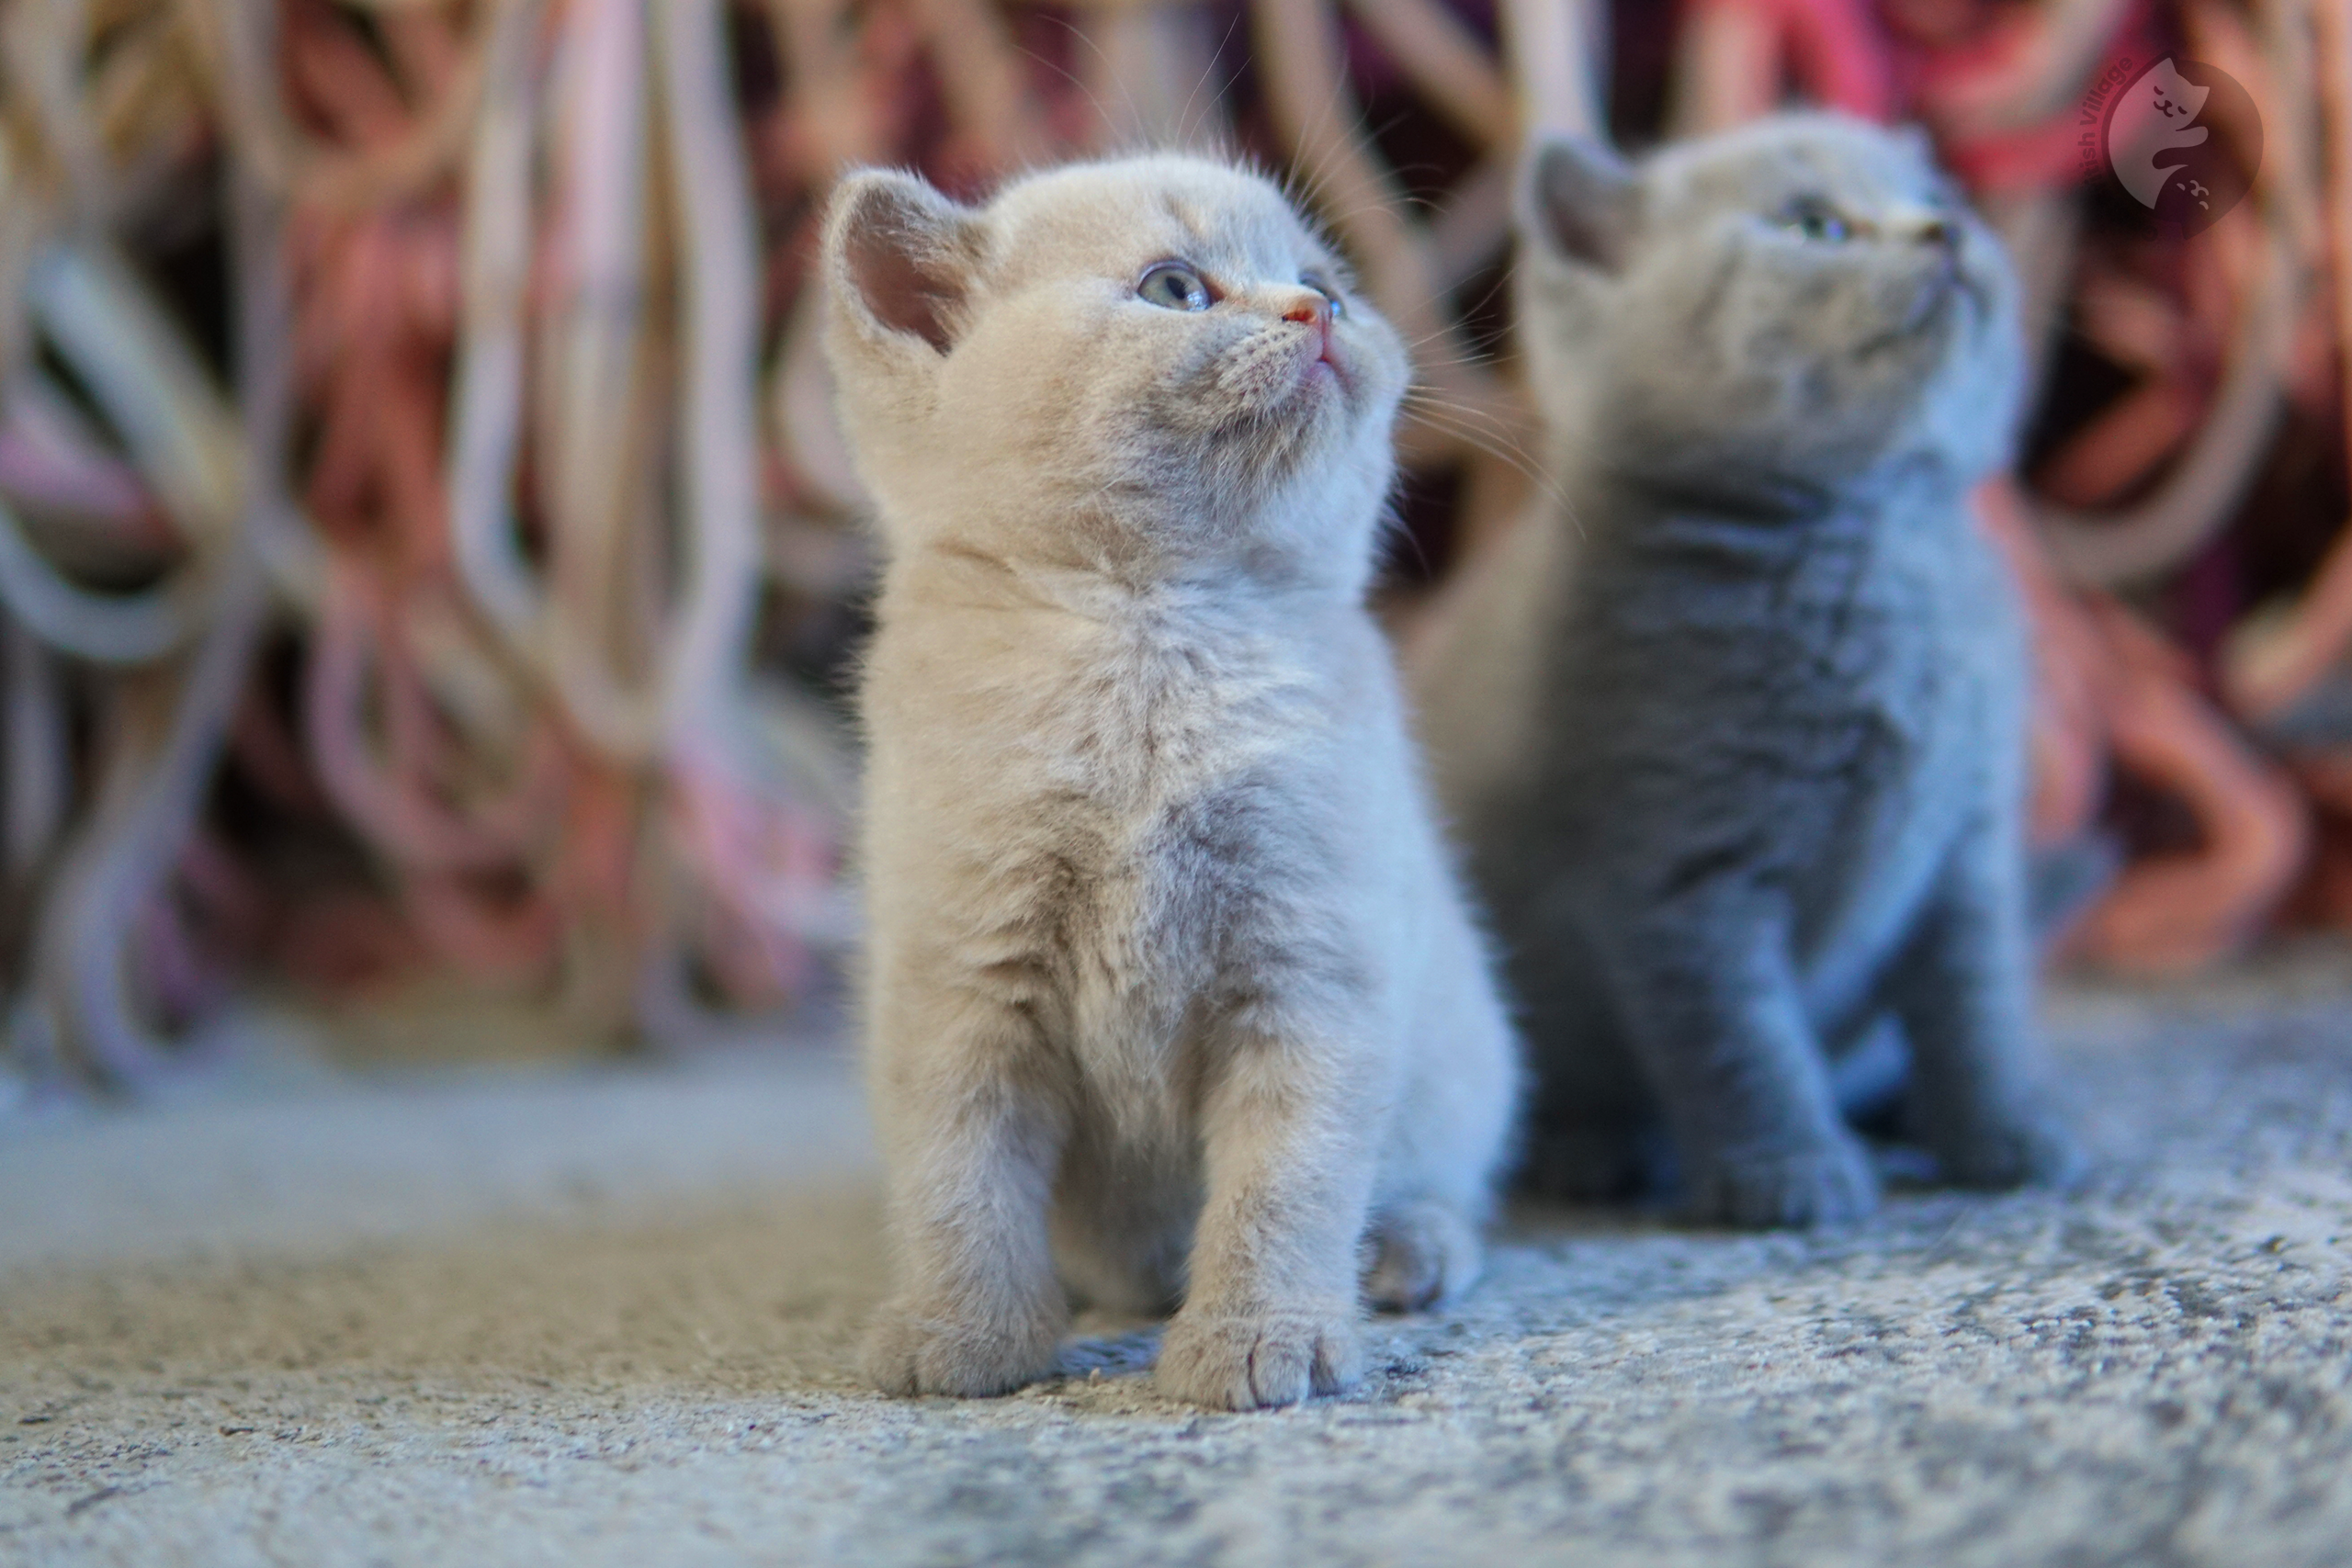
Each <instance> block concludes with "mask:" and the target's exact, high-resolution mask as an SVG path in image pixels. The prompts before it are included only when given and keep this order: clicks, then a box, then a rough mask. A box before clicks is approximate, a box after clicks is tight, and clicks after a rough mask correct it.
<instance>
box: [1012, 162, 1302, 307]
mask: <svg viewBox="0 0 2352 1568" xmlns="http://www.w3.org/2000/svg"><path fill="white" fill-rule="evenodd" d="M988 218H989V248H990V252H991V257H990V259H991V263H992V266H991V270H993V271H997V272H998V273H999V274H1000V275H1001V276H1052V275H1062V276H1074V275H1083V274H1108V275H1112V276H1124V275H1125V274H1126V273H1128V272H1130V271H1133V270H1134V269H1135V268H1136V267H1137V266H1140V265H1148V263H1150V262H1153V261H1158V260H1161V259H1163V258H1177V259H1182V260H1184V261H1187V262H1190V263H1192V264H1193V265H1196V266H1199V267H1202V268H1204V270H1207V271H1210V272H1212V273H1219V274H1225V275H1229V276H1232V277H1234V278H1235V279H1236V280H1237V281H1262V280H1267V279H1271V278H1278V277H1283V276H1285V275H1288V276H1295V273H1296V271H1297V269H1298V268H1299V267H1300V266H1301V265H1305V264H1309V263H1316V262H1326V261H1328V260H1329V255H1328V253H1327V252H1326V250H1325V248H1324V246H1323V245H1322V244H1321V243H1319V242H1318V241H1317V239H1316V238H1315V236H1314V235H1313V234H1312V233H1310V232H1309V231H1308V230H1307V229H1306V225H1305V224H1304V223H1302V222H1301V221H1300V220H1299V219H1298V216H1297V214H1296V213H1295V211H1294V210H1293V209H1292V208H1291V206H1290V204H1289V203H1288V202H1287V201H1285V200H1284V199H1283V195H1282V193H1281V192H1280V191H1278V190H1276V189H1275V188H1274V187H1273V186H1272V185H1271V184H1269V183H1268V182H1267V181H1265V180H1263V179H1261V178H1259V177H1258V176H1257V175H1250V174H1246V173H1244V172H1242V171H1241V170H1238V169H1234V168H1229V167H1227V166H1226V165H1224V164H1213V163H1210V162H1208V161H1206V160H1204V159H1198V158H1187V157H1179V156H1171V155H1159V156H1155V157H1147V158H1132V159H1124V160H1120V161H1117V162H1114V163H1106V164H1081V165H1078V166H1075V167H1070V168H1065V169H1057V170H1054V171H1052V172H1051V173H1048V174H1044V175H1036V176H1035V177H1033V178H1030V179H1026V180H1023V181H1022V182H1021V183H1020V184H1018V185H1015V186H1012V187H1010V188H1009V189H1007V190H1006V191H1005V192H1004V193H1003V194H1002V195H1001V196H999V197H997V198H996V200H995V201H993V202H991V203H990V204H989V209H988Z"/></svg>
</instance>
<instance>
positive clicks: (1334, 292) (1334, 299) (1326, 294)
mask: <svg viewBox="0 0 2352 1568" xmlns="http://www.w3.org/2000/svg"><path fill="white" fill-rule="evenodd" d="M1299 282H1300V283H1302V284H1304V285H1306V287H1307V288H1312V289H1313V290H1315V292H1316V293H1317V294H1320V295H1321V296H1323V298H1324V299H1329V301H1331V319H1332V320H1333V321H1338V320H1339V319H1340V317H1341V316H1344V315H1346V314H1347V313H1348V302H1347V301H1346V300H1345V299H1341V298H1340V290H1339V289H1338V288H1336V287H1335V286H1334V285H1333V284H1332V282H1331V280H1330V279H1329V278H1328V277H1326V276H1323V275H1322V274H1321V273H1319V272H1310V273H1307V274H1306V275H1305V276H1302V277H1301V278H1300V279H1299Z"/></svg>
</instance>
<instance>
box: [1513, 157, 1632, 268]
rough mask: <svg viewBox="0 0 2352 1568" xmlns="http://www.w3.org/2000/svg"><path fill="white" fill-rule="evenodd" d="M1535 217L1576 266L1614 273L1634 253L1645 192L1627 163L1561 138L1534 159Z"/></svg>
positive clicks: (1545, 233) (1554, 246) (1553, 244)
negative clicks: (1635, 229) (1635, 235)
mask: <svg viewBox="0 0 2352 1568" xmlns="http://www.w3.org/2000/svg"><path fill="white" fill-rule="evenodd" d="M1529 184H1530V186H1532V189H1531V190H1530V192H1529V195H1530V197H1531V203H1530V205H1531V206H1532V208H1533V212H1532V217H1533V218H1534V220H1535V221H1536V222H1537V223H1538V224H1539V225H1540V226H1541V228H1542V231H1543V236H1544V238H1545V239H1547V240H1549V241H1550V242H1551V243H1552V246H1553V248H1554V249H1555V250H1557V251H1558V252H1559V253H1560V254H1562V255H1564V256H1566V257H1567V258H1568V259H1569V260H1571V261H1577V262H1583V263H1584V264H1586V265H1589V266H1597V267H1599V268H1600V269H1601V270H1602V271H1604V272H1614V271H1616V270H1617V268H1618V267H1620V266H1622V265H1624V261H1625V257H1626V255H1627V254H1628V253H1629V252H1630V251H1631V250H1632V248H1633V243H1634V222H1635V220H1636V219H1637V217H1638V216H1639V212H1640V205H1641V188H1640V186H1639V184H1638V182H1637V181H1636V180H1635V179H1634V172H1633V171H1632V170H1631V169H1629V168H1627V167H1626V166H1625V162H1624V160H1623V159H1622V158H1620V157H1618V156H1617V154H1616V153H1614V152H1611V151H1610V150H1609V149H1608V148H1606V147H1603V146H1601V145H1600V143H1599V142H1597V141H1587V140H1586V139H1584V138H1582V137H1562V138H1560V139H1558V140H1556V141H1547V142H1545V143H1544V146H1543V147H1542V149H1541V150H1539V151H1538V152H1536V154H1535V166H1534V169H1533V170H1532V175H1531V178H1530V180H1529Z"/></svg>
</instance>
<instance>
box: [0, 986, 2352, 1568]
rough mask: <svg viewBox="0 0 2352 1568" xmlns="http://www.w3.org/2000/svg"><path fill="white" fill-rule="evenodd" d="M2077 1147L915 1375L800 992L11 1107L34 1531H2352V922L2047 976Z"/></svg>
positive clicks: (1889, 1546)
mask: <svg viewBox="0 0 2352 1568" xmlns="http://www.w3.org/2000/svg"><path fill="white" fill-rule="evenodd" d="M2052 1013H2053V1024H2052V1028H2053V1033H2054V1035H2055V1038H2056V1043H2057V1050H2058V1054H2059V1057H2060V1060H2061V1062H2062V1064H2063V1066H2064V1077H2065V1083H2066V1088H2067V1092H2068V1093H2069V1094H2070V1095H2071V1096H2072V1097H2073V1098H2074V1099H2075V1101H2076V1102H2077V1104H2078V1106H2079V1111H2080V1119H2081V1122H2082V1125H2083V1128H2084V1130H2085V1133H2086V1137H2087V1139H2088V1141H2089V1142H2090V1144H2091V1145H2092V1146H2093V1148H2094V1149H2095V1151H2096V1153H2097V1156H2098V1177H2097V1179H2096V1180H2095V1182H2094V1184H2093V1185H2092V1187H2091V1188H2090V1190H2087V1191H2086V1192H2084V1193H2081V1194H2079V1195H2076V1196H2074V1197H2071V1198H2065V1199H2058V1198H2052V1197H2048V1196H2037V1195H2028V1196H2020V1197H2014V1198H2002V1199H1973V1198H1962V1197H1956V1196H1951V1195H1948V1194H1940V1193H1923V1194H1912V1195H1907V1196H1903V1197H1899V1198H1898V1199H1896V1200H1895V1201H1894V1202H1893V1203H1892V1204H1891V1205H1890V1206H1889V1208H1888V1209H1887V1211H1886V1213H1884V1214H1883V1216H1882V1217H1881V1218H1880V1219H1878V1220H1877V1221H1874V1222H1873V1223H1871V1224H1869V1225H1866V1226H1863V1227H1860V1228H1857V1229H1853V1230H1848V1231H1841V1232H1835V1233H1830V1234H1824V1235H1809V1236H1795V1235H1773V1236H1755V1235H1732V1234H1725V1233H1715V1232H1705V1231H1694V1230H1684V1229H1679V1228H1677V1227H1675V1226H1673V1225H1670V1224H1666V1223H1664V1222H1662V1221H1659V1220H1657V1219H1656V1218H1653V1217H1649V1216H1645V1215H1642V1214H1637V1213H1602V1212H1574V1211H1566V1210H1543V1211H1531V1212H1522V1213H1519V1214H1517V1215H1516V1216H1514V1218H1513V1220H1512V1222H1511V1224H1510V1229H1509V1232H1508V1234H1507V1235H1505V1237H1504V1238H1503V1239H1502V1242H1501V1244H1500V1246H1499V1247H1498V1253H1497V1256H1496V1258H1495V1262H1494V1267H1493V1269H1492V1271H1491V1273H1490V1275H1489V1277H1488V1279H1487V1281H1486V1282H1485V1283H1484V1284H1483V1285H1481V1286H1480V1288H1479V1289H1478V1290H1477V1291H1476V1292H1475V1293H1473V1294H1472V1295H1471V1296H1470V1297H1469V1298H1468V1299H1467V1300H1465V1301H1464V1303H1461V1305H1460V1306H1459V1307H1458V1308H1456V1309H1454V1310H1451V1311H1448V1312H1445V1313H1443V1314H1437V1315H1433V1316H1430V1317H1425V1318H1413V1319H1403V1320H1388V1321H1385V1322H1383V1323H1380V1324H1378V1325H1375V1326H1374V1332H1373V1344H1374V1355H1373V1356H1372V1358H1371V1359H1372V1365H1373V1367H1374V1375H1373V1376H1372V1377H1371V1378H1370V1380H1369V1381H1368V1382H1367V1384H1366V1385H1365V1387H1364V1388H1363V1391H1362V1393H1360V1394H1358V1395H1357V1396H1356V1397H1354V1398H1351V1399H1349V1400H1345V1401H1321V1402H1317V1403H1316V1404H1311V1405H1309V1406H1306V1407H1305V1408H1302V1409H1298V1410H1294V1411H1287V1412H1281V1413H1274V1414H1269V1415H1260V1416H1208V1415H1204V1414H1201V1413H1199V1412H1196V1411H1192V1410H1188V1409H1183V1408H1180V1407H1176V1406H1172V1405H1170V1404H1164V1403H1162V1402H1161V1401H1159V1399H1158V1398H1156V1397H1155V1396H1154V1395H1153V1393H1151V1389H1150V1385H1149V1382H1148V1379H1146V1378H1144V1377H1142V1376H1139V1375H1137V1369H1138V1368H1139V1367H1140V1366H1141V1365H1142V1364H1143V1363H1144V1361H1145V1360H1146V1359H1148V1355H1149V1352H1150V1343H1151V1342H1150V1337H1149V1335H1148V1332H1136V1331H1132V1330H1127V1329H1124V1328H1123V1327H1122V1326H1121V1325H1087V1326H1088V1327H1089V1328H1090V1330H1091V1337H1087V1338H1083V1339H1080V1340H1079V1341H1077V1342H1075V1343H1073V1345H1072V1346H1071V1348H1070V1349H1069V1356H1068V1360H1069V1376H1067V1377H1065V1378H1063V1379H1061V1380H1059V1381H1057V1382H1052V1383H1048V1384H1046V1385H1042V1386H1039V1387H1037V1388H1035V1389H1033V1390H1030V1391H1029V1392H1027V1393H1023V1394H1020V1395H1018V1396H1015V1397H1013V1398H1011V1399H1007V1400H1001V1401H995V1402H989V1403H981V1404H949V1403H934V1402H919V1403H899V1402H891V1401H886V1400H882V1399H879V1398H876V1397H875V1396H873V1395H870V1394H868V1393H865V1392H864V1391H863V1390H861V1389H860V1388H859V1387H858V1385H857V1384H856V1383H855V1382H854V1380H853V1379H852V1377H851V1376H850V1373H849V1371H848V1364H847V1360H846V1356H847V1352H848V1350H849V1348H850V1347H851V1345H852V1344H853V1342H854V1337H855V1332H856V1325H857V1323H858V1320H859V1317H860V1315H861V1314H862V1313H863V1312H864V1311H865V1309H866V1308H867V1306H868V1305H870V1303H872V1302H873V1300H874V1299H875V1297H876V1292H877V1291H878V1289H879V1267H880V1257H879V1249H878V1247H877V1245H876V1234H875V1233H876V1199H875V1190H874V1171H873V1163H872V1157H871V1154H870V1150H869V1148H868V1145H867V1144H866V1141H865V1133H864V1130H863V1121H862V1112H861V1111H860V1109H859V1106H858V1102H857V1099H856V1094H855V1090H854V1085H853V1082H852V1080H851V1077H850V1076H849V1074H848V1072H847V1071H846V1069H845V1067H844V1066H842V1064H841V1062H840V1061H839V1060H838V1058H836V1057H833V1056H831V1055H826V1054H824V1053H823V1052H821V1051H814V1050H810V1049H809V1048H806V1047H799V1048H795V1049H793V1050H791V1051H788V1052H783V1053H775V1052H771V1053H768V1054H766V1055H745V1054H741V1053H735V1054H728V1055H718V1056H713V1057H708V1058H705V1059H702V1060H699V1061H695V1062H689V1063H682V1064H668V1065H660V1066H634V1067H631V1066H603V1067H600V1068H596V1069H593V1070H591V1069H558V1068H552V1067H544V1066H543V1067H539V1068H535V1069H533V1070H530V1071H517V1070H510V1071H506V1072H503V1073H487V1072H481V1073H459V1072H452V1071H441V1072H436V1073H434V1074H430V1075H424V1076H419V1075H416V1074H413V1073H412V1074H408V1075H405V1076H403V1075H391V1076H386V1075H382V1074H379V1075H376V1076H374V1077H368V1078H366V1079H363V1080H354V1079H351V1078H349V1077H337V1076H333V1075H324V1074H309V1075H305V1074H295V1075H278V1076H273V1075H271V1074H269V1073H266V1072H265V1073H259V1074H249V1075H243V1076H240V1075H239V1074H238V1073H237V1072H235V1071H231V1072H228V1073H225V1074H223V1075H222V1076H221V1077H220V1079H219V1081H218V1082H217V1083H215V1084H213V1085H212V1086H210V1087H209V1088H206V1089H201V1090H199V1091H198V1092H194V1093H182V1094H179V1095H175V1096H172V1097H168V1098H167V1099H166V1100H164V1102H162V1103H157V1104H153V1105H148V1106H142V1107H139V1108H134V1109H129V1110H120V1109H118V1110H108V1111H55V1110H51V1111H45V1112H43V1111H21V1110H20V1111H17V1112H16V1113H14V1114H12V1115H9V1116H6V1117H5V1118H0V1564H9V1565H14V1564H20V1563H21V1564H50V1563H120V1564H135V1565H138V1568H169V1565H175V1564H183V1563H186V1564H221V1565H233V1564H246V1563H256V1564H258V1563H273V1564H280V1563H282V1564H300V1565H303V1568H311V1565H322V1568H323V1565H334V1564H355V1565H357V1564H379V1563H382V1564H412V1563H413V1564H451V1565H466V1568H471V1565H476V1564H485V1565H486V1564H506V1563H548V1564H562V1565H566V1568H570V1565H574V1564H579V1565H601V1564H608V1563H609V1564H639V1563H651V1564H662V1563H714V1564H716V1563H779V1564H782V1563H842V1564H884V1565H887V1564H934V1563H936V1564H948V1563H964V1562H1035V1563H1049V1564H1062V1563H1089V1564H1091V1563H1102V1564H1111V1565H1114V1568H1144V1565H1148V1564H1160V1563H1167V1564H1195V1563H1233V1564H1267V1565H1269V1568H1317V1565H1321V1564H1345V1563H1397V1564H1422V1563H1431V1564H1435V1563H1469V1564H1489V1563H1493V1564H1518V1563H1550V1562H1559V1563H1585V1562H1590V1563H1611V1564H1617V1563H1623V1564H1628V1565H1634V1564H1640V1565H1644V1568H1648V1565H1653V1564H1679V1563H1710V1564H1713V1563H1774V1564H1778V1563H1787V1564H1792V1565H1797V1564H1803V1565H1806V1568H1812V1565H1827V1564H1847V1563H1852V1564H1898V1563H1935V1564H1946V1563H1949V1564H1984V1565H1985V1568H1995V1565H2001V1568H2008V1565H2016V1564H2044V1563H2047V1564H2094V1563H2118V1564H2126V1563H2128V1564H2169V1563H2200V1564H2201V1563H2211V1564H2215V1565H2217V1568H2219V1565H2228V1568H2256V1565H2267V1564H2303V1563H2309V1564H2323V1563H2345V1562H2352V966H2347V964H2346V962H2345V961H2344V960H2342V959H2341V958H2338V957H2333V956H2326V955H2323V956H2322V957H2320V958H2317V959H2312V958H2308V957H2307V958H2305V959H2301V960H2298V961H2296V962H2294V963H2290V964H2272V965H2270V966H2268V967H2267V968H2266V969H2264V970H2262V971H2260V972H2258V973H2256V975H2254V976H2250V977H2242V978H2239V979H2237V980H2233V981H2232V982H2229V983H2227V984H2222V985H2218V986H2209V987H2202V988H2199V989H2193V990H2188V991H2176V992H2168V993H2165V994H2162V995H2155V996H2148V995H2135V994H2131V993H2120V992H2103V993H2102V992H2080V991H2077V992H2073V993H2069V994H2066V995H2064V996H2062V997H2061V998H2058V999H2057V1000H2056V1002H2055V1004H2054V1005H2053V1009H2052Z"/></svg>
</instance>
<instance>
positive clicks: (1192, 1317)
mask: <svg viewBox="0 0 2352 1568" xmlns="http://www.w3.org/2000/svg"><path fill="white" fill-rule="evenodd" d="M1152 1375H1153V1378H1154V1380H1155V1381H1156V1382H1158V1383H1159V1387H1160V1389H1161V1391H1162V1392H1164V1393H1169V1394H1171V1395H1173V1396H1174V1397H1176V1398H1178V1399H1182V1400H1189V1401H1191V1402H1192V1403H1193V1404H1204V1405H1206V1406H1208V1407H1209V1408H1210V1409H1212V1410H1261V1409H1265V1408H1268V1407H1271V1406H1273V1405H1279V1404H1298V1403H1299V1402H1300V1401H1302V1400H1304V1399H1306V1396H1307V1395H1308V1394H1310V1393H1344V1392H1345V1391H1346V1390H1348V1389H1351V1388H1352V1387H1354V1386H1355V1383H1356V1380H1357V1379H1358V1378H1359V1377H1360V1376H1362V1375H1363V1374H1362V1368H1361V1364H1360V1362H1359V1360H1358V1356H1357V1350H1356V1325H1355V1314H1353V1313H1352V1312H1340V1311H1337V1310H1332V1311H1323V1312H1318V1311H1315V1310H1313V1309H1302V1310H1292V1311H1284V1310H1282V1309H1279V1308H1277V1309H1274V1310H1272V1311H1269V1312H1264V1313H1250V1314H1211V1313H1205V1312H1194V1311H1193V1309H1192V1308H1190V1307H1187V1308H1185V1309H1184V1310H1183V1311H1182V1312H1180V1313H1178V1314H1176V1316H1175V1319H1174V1321H1172V1322H1170V1324H1169V1325H1168V1337H1167V1338H1166V1339H1164V1340H1163V1341H1161V1344H1160V1348H1159V1367H1158V1368H1157V1369H1156V1370H1155V1371H1154V1372H1153V1374H1152Z"/></svg>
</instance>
